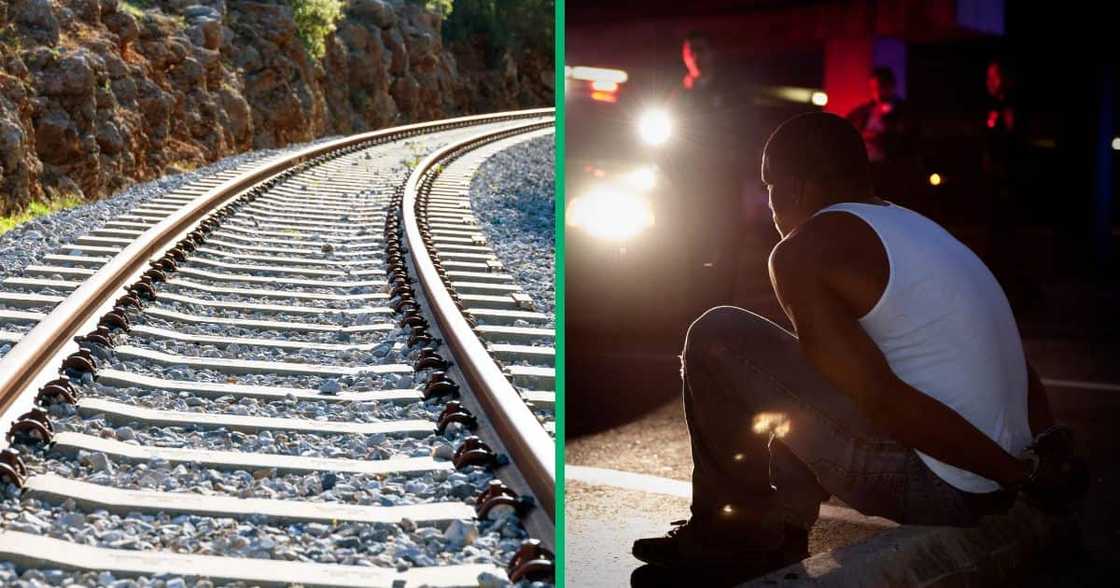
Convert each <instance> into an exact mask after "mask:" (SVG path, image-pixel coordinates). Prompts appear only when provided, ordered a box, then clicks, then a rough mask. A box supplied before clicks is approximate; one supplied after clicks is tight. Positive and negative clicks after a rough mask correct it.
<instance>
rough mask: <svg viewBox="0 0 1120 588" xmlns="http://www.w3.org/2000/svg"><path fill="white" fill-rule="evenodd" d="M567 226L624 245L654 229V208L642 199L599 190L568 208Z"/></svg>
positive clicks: (619, 191) (626, 192)
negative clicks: (643, 232)
mask: <svg viewBox="0 0 1120 588" xmlns="http://www.w3.org/2000/svg"><path fill="white" fill-rule="evenodd" d="M567 218H568V224H571V225H573V226H576V227H580V228H581V229H583V230H585V231H587V232H588V233H591V234H592V235H593V236H595V237H598V238H600V239H606V240H608V241H625V240H627V239H630V238H631V237H634V236H635V235H637V234H638V233H641V232H642V231H644V230H646V229H647V228H649V227H652V226H653V223H654V218H653V208H652V207H651V206H650V203H649V201H648V200H646V199H645V198H643V197H641V196H638V195H636V194H632V193H630V192H629V191H622V190H618V189H614V188H611V187H606V186H604V187H600V188H597V189H594V190H592V191H590V192H588V193H587V194H584V195H583V196H580V197H578V198H576V199H575V200H572V201H571V202H570V203H569V204H568V211H567Z"/></svg>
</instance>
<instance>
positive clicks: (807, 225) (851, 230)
mask: <svg viewBox="0 0 1120 588" xmlns="http://www.w3.org/2000/svg"><path fill="white" fill-rule="evenodd" d="M881 247H882V244H881V242H880V241H879V237H878V235H876V234H875V231H874V229H872V228H871V227H870V225H868V224H867V223H866V222H864V221H863V220H862V219H860V218H859V217H857V216H855V215H853V214H848V213H841V212H825V213H823V214H817V215H816V216H813V217H812V218H810V219H809V220H807V221H805V222H804V223H802V224H801V226H799V227H797V229H795V230H794V231H793V232H792V233H790V234H789V235H788V236H787V237H786V238H785V239H782V240H781V242H779V243H778V244H777V245H776V246H775V247H774V249H773V251H771V253H770V265H771V268H772V269H771V271H773V272H775V275H776V276H779V277H780V275H781V274H786V275H790V274H793V273H804V272H815V273H817V274H821V275H823V274H833V273H836V272H844V271H857V272H859V271H862V270H863V269H864V268H861V267H860V265H861V263H862V260H865V259H867V258H868V255H866V253H867V251H868V250H871V249H875V248H881Z"/></svg>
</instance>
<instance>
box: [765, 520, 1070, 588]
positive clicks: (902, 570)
mask: <svg viewBox="0 0 1120 588" xmlns="http://www.w3.org/2000/svg"><path fill="white" fill-rule="evenodd" d="M1079 540H1080V533H1079V530H1078V524H1077V520H1076V519H1075V518H1074V517H1063V518H1057V517H1050V516H1046V515H1044V514H1042V513H1040V512H1038V511H1037V510H1034V509H1032V508H1030V507H1028V506H1027V505H1026V504H1024V503H1022V502H1021V501H1020V502H1019V503H1016V504H1015V506H1014V507H1013V508H1012V509H1011V511H1010V512H1009V513H1008V514H1007V515H1004V516H999V517H987V518H985V519H984V520H983V521H982V522H981V524H980V525H979V526H978V527H974V528H967V529H962V528H954V527H918V526H903V527H898V528H896V529H890V530H887V531H883V532H882V533H878V534H876V535H874V536H873V537H871V538H869V539H868V540H867V541H864V542H861V543H856V544H854V545H849V546H847V547H843V548H840V549H837V550H834V551H829V552H826V553H820V554H817V555H815V556H813V557H810V558H808V559H805V560H803V561H802V562H801V563H798V564H794V565H791V566H788V567H786V568H783V569H780V570H777V571H775V572H772V573H770V574H767V575H765V576H762V577H761V578H756V579H755V580H752V581H750V582H748V583H746V584H743V586H744V587H746V586H749V587H760V586H767V587H771V586H782V587H803V586H843V587H845V588H849V587H875V588H878V587H882V586H921V587H927V586H939V587H940V586H1003V585H1009V583H1012V582H1013V580H1016V579H1020V580H1021V579H1022V578H1023V575H1024V574H1026V573H1029V572H1030V569H1031V567H1032V564H1035V563H1037V562H1039V561H1044V560H1050V561H1053V559H1054V556H1055V555H1057V554H1062V553H1068V552H1069V551H1070V550H1072V549H1075V548H1076V546H1077V545H1078V544H1079V543H1078V542H1079ZM1043 558H1044V559H1043Z"/></svg>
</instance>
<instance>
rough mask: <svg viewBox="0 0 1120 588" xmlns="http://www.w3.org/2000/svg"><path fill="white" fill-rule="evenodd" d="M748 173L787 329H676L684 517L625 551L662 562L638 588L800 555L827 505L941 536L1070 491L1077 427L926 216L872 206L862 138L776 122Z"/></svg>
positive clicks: (826, 117) (1053, 505) (1078, 471)
mask: <svg viewBox="0 0 1120 588" xmlns="http://www.w3.org/2000/svg"><path fill="white" fill-rule="evenodd" d="M762 177H763V181H764V182H765V184H766V185H767V188H768V189H769V192H770V207H771V210H772V211H773V220H774V225H775V226H776V227H777V229H778V232H779V233H780V234H781V236H782V240H781V241H780V242H779V243H778V244H777V246H775V248H774V250H773V251H772V252H771V254H770V278H771V282H772V284H773V287H774V292H775V294H776V295H777V298H778V301H779V302H780V303H781V305H782V308H783V310H784V311H785V313H786V315H787V316H788V317H789V319H790V321H791V323H792V324H793V326H794V329H795V331H796V333H790V332H788V331H786V330H784V329H782V328H781V327H779V326H778V325H776V324H774V323H772V322H770V321H768V320H766V319H765V318H763V317H761V316H759V315H757V314H754V313H752V312H750V311H747V310H743V309H741V308H735V307H730V306H722V307H717V308H713V309H711V310H709V311H708V312H706V313H705V314H704V315H703V316H701V317H700V318H699V319H697V320H696V322H694V323H693V324H692V326H691V327H690V328H689V330H688V334H687V335H686V337H685V343H684V351H683V353H682V355H681V359H682V370H681V375H682V378H683V380H684V387H683V393H682V394H683V399H684V408H685V418H686V420H687V423H688V433H689V435H690V437H691V444H692V461H693V472H692V517H691V519H689V520H688V521H687V522H685V521H681V522H679V523H677V524H676V527H675V528H674V529H673V530H672V531H670V532H669V534H668V536H666V537H661V538H651V539H641V540H638V541H637V542H635V543H634V547H633V552H634V555H635V557H637V558H638V559H640V560H642V561H644V562H647V563H649V564H652V565H654V566H658V568H644V569H643V570H642V571H639V572H636V573H635V575H634V576H633V577H632V580H633V582H634V583H637V584H643V585H659V582H660V583H662V584H663V585H684V584H682V582H692V584H691V585H698V586H700V585H703V586H710V585H720V584H723V583H725V582H726V583H730V582H732V581H736V580H742V579H744V578H745V577H751V576H753V575H757V574H759V573H762V572H765V571H768V570H769V569H772V568H776V567H780V566H783V565H786V564H789V563H792V562H795V561H797V560H800V559H802V558H804V557H806V556H807V550H808V547H807V546H808V530H809V528H810V527H812V525H813V524H814V522H815V521H816V519H817V515H818V511H819V509H820V503H821V501H823V500H825V499H826V498H827V497H828V496H829V495H830V494H831V495H835V496H837V497H838V498H840V499H841V500H843V501H844V502H845V503H846V504H848V505H851V506H852V507H853V508H856V509H857V510H859V511H860V512H863V513H865V514H868V515H877V516H882V517H886V518H889V519H892V520H895V521H898V522H899V523H902V524H917V525H952V526H972V525H975V524H976V523H977V522H978V521H979V520H980V518H981V517H983V516H985V515H988V514H993V513H1002V512H1005V511H1006V510H1007V509H1008V508H1009V507H1010V505H1011V504H1012V503H1013V501H1014V500H1015V498H1016V495H1017V494H1018V492H1019V491H1020V490H1021V491H1023V493H1024V494H1025V496H1026V497H1027V499H1028V500H1030V501H1033V502H1035V503H1036V504H1038V505H1040V506H1041V507H1043V508H1045V509H1047V510H1061V509H1063V508H1067V507H1068V506H1069V505H1070V504H1071V503H1072V502H1074V501H1076V500H1078V499H1080V498H1081V497H1082V496H1083V495H1084V491H1085V489H1086V488H1087V477H1086V475H1085V471H1084V469H1083V466H1081V465H1079V464H1080V463H1081V462H1080V461H1079V460H1078V459H1077V458H1076V457H1074V456H1073V454H1072V439H1071V433H1070V432H1069V430H1068V429H1065V428H1061V427H1055V426H1054V423H1053V419H1052V417H1051V413H1050V408H1049V406H1048V404H1047V398H1046V390H1045V388H1044V387H1043V384H1042V382H1041V380H1040V379H1039V377H1038V375H1037V374H1036V373H1035V372H1034V370H1033V369H1031V367H1030V365H1029V364H1028V363H1027V361H1026V358H1025V356H1024V354H1023V348H1022V341H1021V339H1020V337H1019V331H1018V328H1017V326H1016V322H1015V318H1014V316H1013V315H1012V312H1011V308H1010V306H1009V305H1008V303H1007V299H1006V298H1005V297H1004V294H1003V290H1002V289H1001V288H1000V285H999V283H998V282H997V281H996V280H995V278H994V277H993V276H992V274H991V272H989V271H988V269H987V267H985V266H984V264H983V263H982V262H981V261H980V260H979V259H978V258H977V257H976V256H975V255H974V254H973V253H972V251H970V250H969V249H968V248H967V247H965V246H964V245H963V244H961V243H960V242H959V241H957V240H956V239H954V238H953V237H952V235H950V234H949V233H948V232H947V231H945V230H944V229H943V228H941V227H940V226H938V225H937V224H936V223H934V222H933V221H931V220H929V219H928V218H926V217H924V216H922V215H920V214H918V213H916V212H913V211H911V210H909V209H906V208H903V207H900V206H897V205H894V204H891V203H889V202H887V201H884V200H882V199H880V198H877V197H875V196H874V193H873V192H872V186H871V174H870V165H869V162H868V158H867V152H866V149H865V148H864V145H863V142H862V140H861V137H860V135H859V133H858V132H857V131H856V129H855V128H853V127H852V125H851V124H850V123H849V122H847V121H845V120H844V119H843V118H840V117H838V116H835V115H832V114H826V113H811V114H803V115H800V116H796V117H794V118H791V119H789V120H788V121H786V122H785V123H783V124H782V125H781V126H779V127H778V129H777V130H776V131H774V133H773V134H772V135H771V136H770V139H769V141H768V142H767V144H766V148H765V151H764V155H763V158H762ZM1030 448H1034V449H1033V450H1032V449H1030ZM1025 452H1026V453H1025ZM1032 453H1034V454H1036V455H1037V456H1038V457H1039V459H1037V460H1036V459H1033V458H1032ZM1064 466H1070V468H1071V469H1070V470H1069V473H1064V472H1063V471H1062V469H1063V467H1064ZM720 570H722V572H721V571H720ZM673 571H681V572H682V573H683V577H678V578H676V579H675V581H676V583H673V582H669V583H668V584H664V582H665V579H666V578H669V577H671V574H672V572H673ZM700 574H704V575H712V576H714V579H701V578H699V577H698V576H699V575H700Z"/></svg>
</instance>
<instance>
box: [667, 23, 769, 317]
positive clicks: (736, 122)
mask: <svg viewBox="0 0 1120 588" xmlns="http://www.w3.org/2000/svg"><path fill="white" fill-rule="evenodd" d="M681 60H682V62H683V65H684V67H685V74H684V76H683V77H682V78H681V83H680V85H679V86H678V87H677V88H676V89H674V91H673V92H672V95H671V96H670V103H671V111H672V112H673V113H674V116H675V117H676V118H677V119H678V120H679V123H678V124H677V126H678V128H680V129H682V130H686V132H687V136H684V137H682V139H683V142H684V144H685V146H684V148H683V149H682V150H681V152H680V157H678V158H676V161H675V162H674V164H673V172H672V173H673V175H674V176H675V181H676V184H677V185H678V186H679V187H681V188H682V189H684V190H687V191H688V193H689V196H688V197H689V199H690V200H693V201H695V202H696V204H697V207H696V208H695V209H694V216H695V218H694V231H695V232H694V233H693V235H692V236H691V237H690V239H695V240H698V241H697V242H698V243H700V244H701V246H699V247H697V248H695V249H694V251H696V253H697V257H696V259H695V263H697V264H701V265H703V267H704V268H705V275H707V276H708V278H710V279H708V280H704V282H708V283H710V286H704V287H701V290H702V291H705V292H707V293H709V294H710V295H711V296H712V299H711V300H710V301H709V303H711V304H714V303H721V302H722V303H728V302H730V300H731V296H732V290H733V288H734V285H735V278H736V276H737V273H738V266H739V258H740V251H741V249H742V241H743V238H744V236H743V234H742V233H743V231H741V230H740V221H741V220H742V219H741V216H742V214H741V208H742V205H741V202H740V200H741V196H742V189H743V186H744V185H745V184H746V183H747V182H749V181H750V179H751V173H752V170H750V169H744V167H745V166H742V165H739V162H740V161H741V159H740V158H742V157H743V156H744V151H746V150H751V149H752V148H753V149H757V148H758V147H753V146H752V145H750V144H749V141H750V138H751V137H753V136H754V135H755V134H756V133H752V132H751V129H750V128H749V125H750V121H751V120H752V117H751V113H750V111H749V109H750V101H749V100H748V99H747V96H746V87H745V85H744V84H743V83H742V80H741V79H739V78H738V77H737V76H736V75H734V73H733V71H732V70H731V68H729V67H727V64H726V63H724V62H723V59H722V55H721V54H720V52H719V51H718V50H717V49H716V47H715V45H714V43H713V42H712V39H711V38H710V37H709V36H708V34H707V33H704V32H701V31H692V32H689V33H688V34H686V35H685V37H684V40H683V42H682V43H681ZM753 179H754V184H757V183H758V178H757V174H754V176H753ZM752 185H753V184H752ZM729 211H735V212H734V213H729Z"/></svg>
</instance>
